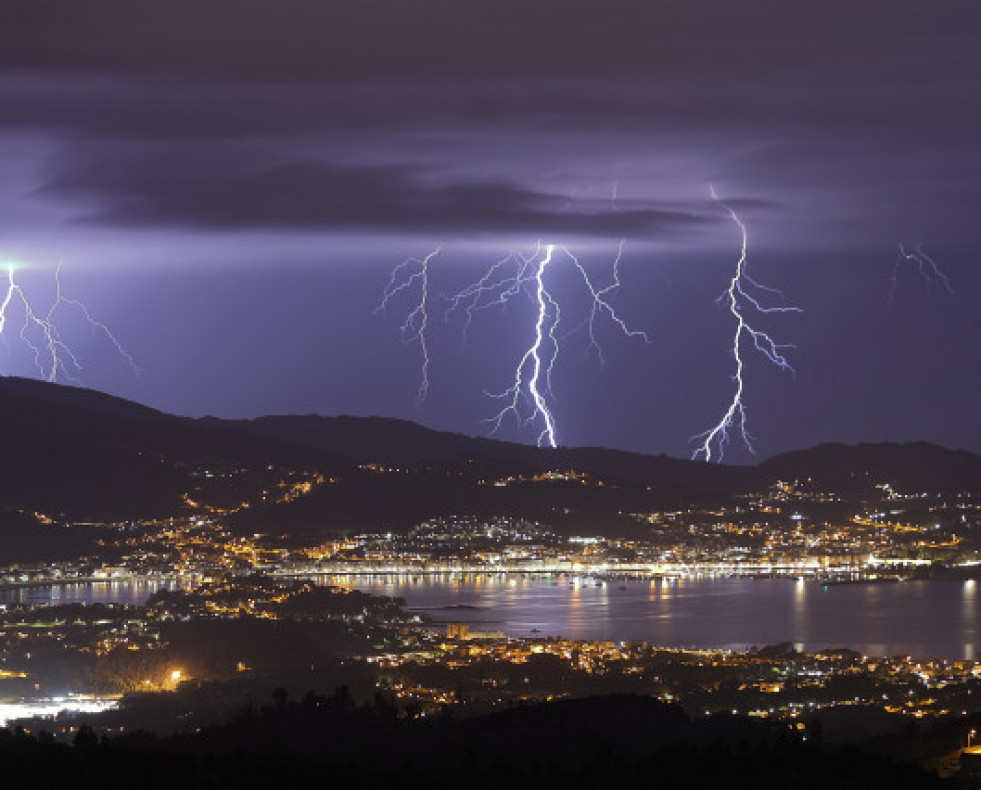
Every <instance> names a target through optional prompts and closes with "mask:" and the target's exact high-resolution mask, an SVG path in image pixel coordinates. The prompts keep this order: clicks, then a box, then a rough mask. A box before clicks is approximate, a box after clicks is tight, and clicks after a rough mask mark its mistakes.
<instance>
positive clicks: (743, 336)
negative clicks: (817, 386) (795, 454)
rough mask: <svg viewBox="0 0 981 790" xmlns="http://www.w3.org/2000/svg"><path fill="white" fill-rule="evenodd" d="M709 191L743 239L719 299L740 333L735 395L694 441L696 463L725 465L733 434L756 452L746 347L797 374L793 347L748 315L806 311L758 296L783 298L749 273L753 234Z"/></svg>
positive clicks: (736, 348) (736, 349) (712, 189)
mask: <svg viewBox="0 0 981 790" xmlns="http://www.w3.org/2000/svg"><path fill="white" fill-rule="evenodd" d="M709 191H710V192H711V195H712V200H714V201H715V202H716V203H717V204H718V205H719V206H721V207H722V209H723V210H724V211H725V212H726V213H727V214H728V215H729V217H730V218H731V219H732V221H733V222H734V223H735V225H736V227H737V228H738V229H739V235H740V245H739V258H738V260H737V261H736V269H735V272H734V273H733V276H732V279H731V280H730V281H729V287H728V288H726V290H725V291H724V292H723V294H722V296H721V297H719V301H720V302H724V303H726V304H727V305H728V308H729V312H730V313H731V314H732V317H733V319H735V322H736V331H735V334H734V336H733V339H732V356H733V359H734V361H735V365H736V369H735V372H734V374H733V381H734V382H735V391H734V392H733V396H732V400H731V401H730V402H729V406H728V408H727V409H726V410H725V412H724V413H723V415H722V418H721V419H720V420H719V422H718V423H716V424H715V425H714V426H713V427H711V428H709V429H708V430H707V431H704V432H703V433H700V434H698V435H697V436H695V437H694V440H695V441H698V442H700V444H699V446H698V447H697V449H696V450H695V452H694V453H692V459H693V460H698V459H702V460H705V461H711V460H712V459H713V458H715V459H716V460H717V461H721V460H722V458H723V456H724V454H725V448H726V445H728V444H729V442H730V441H731V440H732V433H733V432H734V433H736V434H738V436H739V438H740V439H741V440H742V442H743V443H744V444H745V445H746V447H747V448H748V449H749V450H750V451H751V452H752V450H753V444H752V437H751V436H750V434H749V431H748V430H747V427H746V405H745V403H744V401H743V394H744V390H745V385H746V382H745V373H746V362H745V359H744V356H743V352H744V351H745V350H746V348H744V346H747V345H748V344H752V347H753V348H755V349H756V350H757V351H759V352H760V353H761V354H762V355H763V356H764V357H765V358H766V359H767V360H769V361H770V362H772V363H773V364H774V365H776V366H777V367H779V368H781V369H782V370H786V371H789V372H791V373H792V372H793V368H792V367H791V366H790V363H789V362H788V361H787V358H786V357H785V356H784V353H783V352H784V350H785V349H787V348H791V346H788V345H781V344H779V343H777V342H776V341H775V340H773V338H771V337H770V336H769V335H768V334H767V333H766V332H764V331H762V330H760V329H757V328H755V327H754V326H753V325H752V324H751V323H749V321H748V320H747V318H746V312H747V311H755V312H756V313H759V314H768V313H801V312H803V310H802V309H801V308H800V307H781V306H776V307H773V306H766V305H764V304H763V303H762V302H761V301H760V298H761V296H757V295H754V294H762V293H770V294H775V295H777V296H782V294H781V292H780V291H778V290H777V289H775V288H770V287H768V286H766V285H762V284H761V283H759V282H757V281H756V280H754V279H753V278H752V277H750V276H749V275H748V274H747V273H746V258H747V249H748V246H749V231H748V230H747V228H746V225H745V223H744V222H743V221H742V219H741V218H740V217H739V215H738V214H737V213H736V212H735V210H734V209H733V208H732V207H731V206H729V205H728V204H727V203H724V202H723V201H722V200H720V199H719V196H718V194H717V193H716V191H715V187H714V186H712V185H711V184H710V185H709Z"/></svg>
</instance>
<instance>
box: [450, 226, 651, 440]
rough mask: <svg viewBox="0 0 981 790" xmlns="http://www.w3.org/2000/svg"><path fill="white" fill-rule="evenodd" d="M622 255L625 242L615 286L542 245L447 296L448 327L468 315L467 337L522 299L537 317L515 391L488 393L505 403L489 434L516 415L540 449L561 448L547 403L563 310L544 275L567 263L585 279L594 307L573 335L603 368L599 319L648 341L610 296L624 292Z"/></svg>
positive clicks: (509, 256)
mask: <svg viewBox="0 0 981 790" xmlns="http://www.w3.org/2000/svg"><path fill="white" fill-rule="evenodd" d="M623 250H624V241H623V240H621V241H620V242H619V243H618V245H617V252H616V256H615V258H614V261H613V278H612V281H611V282H610V284H609V285H606V286H604V287H597V286H596V285H595V284H594V282H593V280H592V278H591V277H590V275H589V273H588V271H587V270H586V267H585V266H584V265H583V264H582V262H581V261H580V260H579V258H577V257H576V256H575V255H574V254H573V253H572V252H571V251H569V250H568V249H567V248H565V247H560V246H558V245H555V244H542V243H541V242H539V243H538V244H537V245H536V247H535V249H534V251H532V252H531V253H530V254H527V253H521V252H514V251H511V252H509V253H508V254H507V255H506V256H505V257H504V258H502V259H500V260H499V261H497V262H496V263H494V264H493V265H492V266H491V267H490V268H489V269H488V270H487V271H486V272H485V273H484V275H483V276H482V277H481V278H480V279H479V280H477V281H476V282H474V283H471V284H470V285H468V286H466V287H465V288H463V289H462V290H460V291H459V292H457V293H456V294H454V295H452V296H449V297H444V298H445V299H446V301H447V302H448V307H447V309H446V312H445V314H444V322H447V321H449V320H450V318H451V317H452V316H453V314H454V313H455V312H457V311H460V312H462V313H463V314H464V315H465V320H464V327H463V332H464V338H465V337H466V332H467V330H468V328H469V327H470V324H471V323H472V321H473V319H474V316H475V315H476V314H477V313H479V312H481V311H483V310H487V309H488V308H491V307H495V306H496V307H500V308H506V307H507V306H508V304H509V303H510V302H511V301H512V300H513V299H514V298H515V297H519V296H522V295H524V296H527V297H528V299H529V300H530V301H531V304H532V307H533V310H534V316H535V320H534V323H533V333H532V341H531V344H530V345H529V346H528V348H527V349H526V350H525V351H524V353H523V354H522V355H521V357H520V358H519V360H518V363H517V364H516V366H515V369H514V377H513V379H512V384H511V386H510V387H508V388H507V389H506V390H504V392H500V393H488V394H489V395H490V396H491V397H493V398H497V399H499V400H503V401H505V405H504V407H503V408H502V409H501V410H500V411H499V412H498V413H497V414H496V415H495V416H494V417H492V418H490V419H489V420H488V421H487V422H489V423H491V424H492V426H493V428H492V430H491V433H496V432H497V431H499V430H500V429H501V427H502V426H503V424H504V421H505V419H506V418H507V417H509V416H513V417H514V418H515V419H516V420H517V422H518V424H519V425H520V426H527V425H533V424H535V425H538V426H539V433H538V437H537V443H538V445H539V446H542V445H548V446H549V447H556V446H557V444H558V441H557V438H556V421H555V417H554V415H553V414H552V410H551V408H550V406H549V400H550V399H552V398H554V396H553V392H552V374H553V372H554V370H555V365H556V362H557V360H558V357H559V351H560V339H561V338H560V337H559V334H558V328H559V323H560V321H561V318H562V310H561V306H560V305H559V302H558V300H557V299H556V298H555V297H554V296H553V294H552V291H551V290H550V289H549V286H548V284H547V282H546V279H547V278H546V274H547V273H548V271H551V269H554V264H556V263H559V262H562V261H565V262H567V263H568V264H569V265H570V267H571V268H572V270H573V271H574V272H576V273H577V275H578V276H579V278H580V279H581V280H582V283H583V285H584V287H585V289H586V293H587V294H588V296H589V298H590V307H589V311H588V314H587V317H586V319H585V321H584V322H583V323H582V324H581V325H580V326H579V327H577V328H576V329H573V330H572V331H571V332H570V333H569V334H570V335H571V334H574V333H575V332H576V331H578V330H579V329H583V328H585V329H586V330H587V332H588V337H589V346H588V350H593V351H595V352H596V354H597V357H598V358H599V360H600V363H601V364H603V363H604V362H605V360H604V358H603V349H602V346H601V345H600V343H599V340H598V338H597V333H596V332H597V330H596V325H597V322H598V320H599V319H600V317H601V316H606V317H607V318H608V319H609V320H610V322H611V323H612V324H613V325H614V326H615V327H617V329H619V330H620V332H621V333H622V334H624V335H625V336H627V337H631V338H633V337H637V338H641V339H643V340H644V341H645V342H650V340H649V338H648V336H647V334H646V333H645V332H642V331H639V330H634V329H631V328H630V327H629V326H628V325H627V323H626V321H624V320H623V319H622V318H621V317H620V316H619V314H618V313H617V312H616V310H615V309H614V307H613V305H612V304H611V303H610V301H609V295H610V294H611V293H612V292H613V291H614V290H616V289H618V288H620V287H621V281H620V264H621V261H622V259H623ZM567 336H568V335H567ZM526 402H527V403H529V404H530V406H531V409H530V413H528V414H524V413H523V412H524V411H525V409H523V404H524V403H526Z"/></svg>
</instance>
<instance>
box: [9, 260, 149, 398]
mask: <svg viewBox="0 0 981 790" xmlns="http://www.w3.org/2000/svg"><path fill="white" fill-rule="evenodd" d="M14 272H15V267H14V266H13V265H8V266H7V289H6V293H5V294H4V296H3V300H2V302H0V338H2V337H3V336H4V333H5V332H6V329H7V321H8V319H10V318H11V314H12V311H13V310H14V309H16V306H17V305H18V304H19V307H20V312H21V314H22V316H23V322H22V323H21V325H20V330H19V332H18V337H19V338H20V341H21V342H22V343H23V344H24V345H26V346H27V347H28V349H30V351H31V354H32V355H33V357H34V364H35V366H36V367H37V369H38V372H39V373H40V375H41V376H42V377H43V378H44V379H45V380H47V381H49V382H56V381H58V379H59V378H63V379H65V380H67V381H70V382H73V383H78V381H79V379H78V375H77V374H78V373H80V372H81V371H82V362H81V359H80V357H79V355H78V353H77V352H76V351H75V350H74V349H73V348H72V347H71V346H69V345H68V343H66V342H65V340H63V338H62V332H61V330H59V328H58V323H57V320H56V318H57V313H58V312H59V308H62V311H63V307H71V308H73V309H74V310H75V311H76V312H77V313H78V314H79V315H80V316H81V318H82V320H83V321H84V322H85V323H86V324H87V325H88V326H89V327H91V328H92V329H93V330H95V331H96V332H98V334H100V335H102V336H103V337H104V338H105V339H106V340H107V341H108V342H109V344H110V345H111V346H112V347H113V349H114V350H115V351H116V353H117V354H119V355H120V356H121V357H122V358H123V359H124V360H125V361H126V363H127V364H128V365H129V366H130V368H131V369H132V370H133V372H134V373H139V372H140V368H139V367H138V366H137V364H136V362H135V360H134V359H133V357H132V356H130V354H129V353H128V352H127V351H126V350H125V348H123V345H122V344H121V343H120V342H119V339H118V338H117V337H116V336H115V335H114V334H113V332H112V331H111V330H110V329H109V327H108V326H106V324H104V323H103V322H102V321H99V320H97V319H96V318H94V317H93V316H92V314H91V312H90V311H89V309H88V307H86V306H85V304H84V303H82V302H80V301H78V300H77V299H69V298H67V297H65V296H64V295H63V294H62V290H61V264H60V263H59V264H58V266H57V268H56V269H55V275H54V283H55V298H54V300H53V302H52V303H51V306H50V307H49V308H48V310H47V311H46V312H39V311H38V310H37V309H36V308H35V307H34V303H33V302H32V300H31V298H30V297H29V296H28V294H27V292H26V291H25V290H24V288H23V287H22V286H21V285H20V284H19V283H18V282H17V279H16V277H15V276H14Z"/></svg>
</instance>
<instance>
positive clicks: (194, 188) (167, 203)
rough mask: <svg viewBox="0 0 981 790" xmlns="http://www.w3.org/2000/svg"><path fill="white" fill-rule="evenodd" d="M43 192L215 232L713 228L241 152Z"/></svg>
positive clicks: (657, 231) (152, 221)
mask: <svg viewBox="0 0 981 790" xmlns="http://www.w3.org/2000/svg"><path fill="white" fill-rule="evenodd" d="M42 192H43V193H44V194H46V195H49V196H52V195H54V196H61V197H69V198H70V197H82V198H84V199H85V200H86V201H87V202H89V203H90V204H92V205H95V206H97V207H98V208H96V209H95V211H94V212H93V213H90V214H87V215H85V216H83V217H82V218H81V219H82V221H85V222H92V223H99V224H105V225H140V226H149V225H179V226H186V227H194V228H205V229H212V230H215V229H217V230H229V229H251V230H255V229H259V228H281V229H282V228H292V229H333V230H338V229H373V230H379V229H380V230H389V231H405V232H420V231H440V232H444V233H447V232H448V233H459V232H474V233H487V232H496V233H505V234H506V233H513V232H520V233H544V234H549V233H562V234H565V235H573V236H575V235H581V236H600V237H611V236H617V237H620V236H623V237H647V238H649V237H653V236H655V235H667V234H669V233H672V232H677V231H679V230H682V229H686V228H691V227H693V226H698V225H702V224H705V223H706V222H712V221H717V218H715V217H709V216H708V215H707V214H706V212H705V211H704V210H703V211H702V212H694V211H689V212H685V211H681V210H678V209H669V208H651V207H645V208H633V207H621V208H618V209H613V208H612V207H611V206H610V205H609V204H608V203H607V204H606V205H605V206H603V207H600V206H597V205H592V206H591V205H590V204H589V202H587V201H571V200H570V199H569V198H568V197H563V196H555V195H549V194H546V193H543V192H536V191H532V190H529V189H525V188H522V187H520V186H517V185H514V184H510V183H507V182H503V181H467V182H454V181H449V182H447V181H446V180H445V179H442V178H439V177H438V176H437V175H436V174H435V173H431V172H427V171H426V170H424V169H422V168H419V167H411V166H405V165H401V166H399V165H385V166H350V165H341V164H337V163H330V162H324V161H313V160H311V161H295V162H288V163H284V164H280V165H276V166H258V167H257V166H256V164H255V161H254V160H252V159H247V158H244V157H242V156H237V155H229V154H226V155H215V154H214V153H210V154H207V155H205V154H195V155H190V154H188V153H187V152H186V151H185V152H182V153H181V154H180V155H174V154H172V153H171V154H169V155H168V154H164V155H160V154H157V155H151V156H147V155H144V153H143V152H141V153H139V154H137V155H131V156H107V157H103V158H99V157H91V156H90V157H87V158H86V159H84V160H83V161H77V162H73V163H71V164H68V165H66V167H65V169H64V170H63V171H62V172H60V173H59V175H58V176H57V177H56V178H55V179H54V180H52V181H51V182H49V183H48V184H47V185H46V186H45V187H44V188H43V189H42Z"/></svg>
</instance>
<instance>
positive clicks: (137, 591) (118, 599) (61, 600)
mask: <svg viewBox="0 0 981 790" xmlns="http://www.w3.org/2000/svg"><path fill="white" fill-rule="evenodd" d="M186 586H187V585H184V584H181V583H180V582H178V581H174V580H171V579H159V580H156V579H154V580H148V579H138V580H132V579H127V580H124V581H104V582H101V581H100V582H73V583H69V584H43V585H37V586H33V587H15V588H11V589H6V590H0V604H28V605H34V606H42V605H51V606H58V605H61V604H71V603H125V604H143V603H145V602H146V600H147V599H148V598H149V597H150V596H151V595H153V594H154V593H155V592H157V591H158V590H174V589H177V588H179V587H186Z"/></svg>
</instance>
